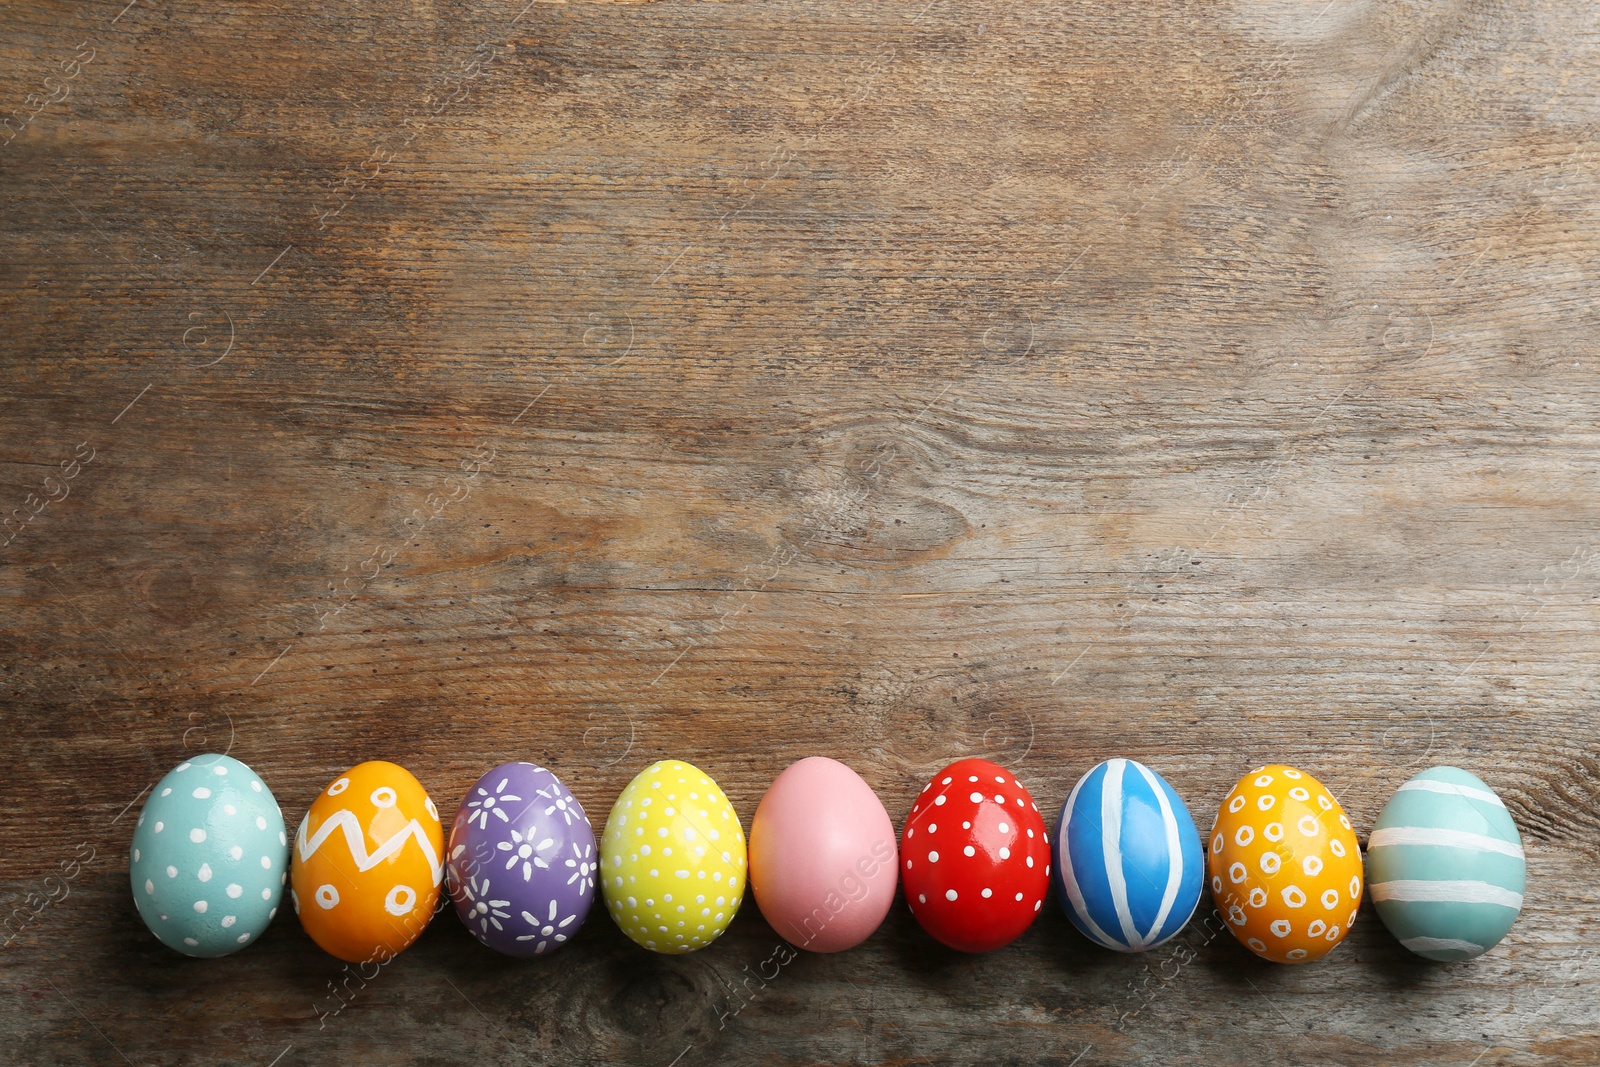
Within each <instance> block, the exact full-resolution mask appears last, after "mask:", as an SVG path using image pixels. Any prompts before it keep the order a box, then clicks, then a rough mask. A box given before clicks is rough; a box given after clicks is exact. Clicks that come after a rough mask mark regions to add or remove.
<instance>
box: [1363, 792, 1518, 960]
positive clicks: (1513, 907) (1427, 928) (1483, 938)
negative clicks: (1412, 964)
mask: <svg viewBox="0 0 1600 1067" xmlns="http://www.w3.org/2000/svg"><path fill="white" fill-rule="evenodd" d="M1527 879H1528V861H1527V859H1526V857H1525V856H1524V855H1523V852H1522V835H1521V834H1519V833H1518V832H1517V824H1516V821H1515V820H1514V819H1512V818H1511V813H1510V812H1509V811H1507V810H1506V806H1505V803H1504V802H1503V801H1501V799H1500V798H1499V797H1498V796H1497V795H1495V791H1494V790H1493V789H1490V788H1489V787H1488V786H1487V785H1485V784H1484V783H1483V781H1482V779H1480V778H1478V777H1477V776H1476V775H1474V774H1470V773H1468V772H1467V771H1464V770H1462V769H1461V768H1459V767H1430V768H1428V769H1427V770H1425V771H1423V772H1422V773H1421V774H1419V775H1417V776H1416V777H1415V778H1412V779H1411V780H1410V781H1408V782H1406V783H1405V784H1404V785H1402V786H1401V787H1400V788H1399V790H1398V791H1397V792H1396V793H1395V795H1394V796H1393V797H1392V798H1390V800H1389V803H1387V804H1385V805H1384V807H1383V812H1382V813H1381V814H1380V815H1379V816H1378V821H1377V823H1376V824H1374V826H1373V828H1372V836H1371V837H1370V838H1368V839H1367V894H1368V897H1369V898H1370V899H1371V900H1372V905H1373V907H1374V908H1376V909H1377V912H1378V918H1380V919H1382V920H1383V925H1385V926H1387V927H1388V928H1389V932H1390V933H1392V934H1394V936H1395V937H1396V938H1397V939H1398V940H1399V941H1400V943H1401V944H1402V945H1404V946H1405V947H1406V948H1408V949H1410V950H1411V951H1412V952H1415V953H1416V954H1417V955H1419V956H1424V957H1426V958H1427V959H1430V960H1440V961H1443V962H1456V961H1460V960H1470V959H1473V958H1474V957H1477V956H1481V955H1483V954H1484V953H1485V952H1487V951H1489V950H1490V949H1491V948H1493V947H1494V946H1495V945H1497V944H1499V943H1500V941H1501V939H1502V938H1504V937H1505V936H1506V934H1508V933H1510V932H1511V924H1512V923H1514V922H1516V921H1517V916H1518V915H1519V914H1521V912H1522V893H1523V890H1524V889H1525V888H1526V885H1527Z"/></svg>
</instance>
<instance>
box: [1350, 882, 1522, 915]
mask: <svg viewBox="0 0 1600 1067" xmlns="http://www.w3.org/2000/svg"><path fill="white" fill-rule="evenodd" d="M1367 888H1368V890H1369V891H1370V896H1371V897H1372V900H1373V902H1374V903H1376V902H1378V901H1381V900H1426V901H1439V902H1441V903H1445V904H1499V905H1501V906H1502V907H1507V908H1515V909H1517V910H1518V911H1521V910H1522V894H1521V893H1513V892H1512V891H1511V890H1509V889H1501V888H1500V887H1499V886H1497V885H1490V884H1489V883H1488V882H1466V881H1462V882H1424V881H1420V880H1415V879H1406V878H1400V879H1396V880H1395V881H1392V882H1374V883H1373V884H1372V885H1370V886H1368V887H1367Z"/></svg>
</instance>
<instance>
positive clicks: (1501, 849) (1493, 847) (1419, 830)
mask: <svg viewBox="0 0 1600 1067" xmlns="http://www.w3.org/2000/svg"><path fill="white" fill-rule="evenodd" d="M1384 845H1443V846H1445V847H1446V848H1471V849H1476V850H1478V851H1479V852H1498V853H1500V854H1501V855H1502V856H1515V857H1516V858H1517V859H1519V860H1520V859H1522V858H1524V857H1523V855H1522V846H1521V845H1519V844H1517V843H1516V842H1515V841H1502V840H1500V839H1499V838H1498V837H1490V836H1489V835H1488V834H1475V833H1471V832H1470V831H1467V830H1445V829H1440V828H1437V827H1432V826H1389V827H1385V828H1384V829H1382V830H1374V831H1372V836H1371V837H1370V838H1369V839H1368V840H1367V850H1368V851H1369V852H1370V851H1371V850H1372V849H1375V848H1382V847H1383V846H1384Z"/></svg>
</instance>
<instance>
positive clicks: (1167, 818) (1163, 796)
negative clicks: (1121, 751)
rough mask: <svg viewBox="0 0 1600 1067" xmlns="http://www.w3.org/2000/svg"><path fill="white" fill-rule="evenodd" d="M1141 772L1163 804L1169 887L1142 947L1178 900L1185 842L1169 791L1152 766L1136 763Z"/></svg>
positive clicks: (1141, 945)
mask: <svg viewBox="0 0 1600 1067" xmlns="http://www.w3.org/2000/svg"><path fill="white" fill-rule="evenodd" d="M1134 766H1135V767H1137V768H1139V773H1140V774H1142V775H1143V776H1144V780H1145V782H1146V783H1148V784H1149V786H1150V789H1151V791H1152V792H1154V793H1155V795H1156V803H1158V804H1160V805H1161V825H1162V826H1163V827H1165V828H1166V831H1167V888H1166V890H1165V891H1164V892H1163V893H1162V894H1161V910H1160V911H1158V912H1156V918H1155V921H1154V922H1153V923H1151V924H1150V929H1149V931H1148V932H1147V933H1146V934H1145V935H1144V937H1143V938H1142V939H1141V940H1140V941H1139V947H1140V948H1147V947H1149V945H1150V944H1151V943H1152V942H1154V941H1155V939H1156V935H1157V934H1159V933H1160V932H1161V924H1162V923H1164V922H1166V921H1167V916H1168V915H1169V914H1170V913H1171V911H1172V905H1173V904H1174V903H1176V902H1177V900H1178V887H1179V886H1180V885H1181V884H1182V882H1183V844H1182V842H1181V841H1180V840H1179V838H1178V817H1177V816H1176V815H1174V814H1173V813H1172V805H1171V804H1170V803H1169V802H1168V801H1167V792H1166V790H1164V789H1162V788H1161V783H1160V782H1159V781H1157V779H1156V776H1155V775H1154V774H1153V773H1151V771H1150V768H1149V767H1146V766H1145V765H1144V764H1142V763H1135V764H1134Z"/></svg>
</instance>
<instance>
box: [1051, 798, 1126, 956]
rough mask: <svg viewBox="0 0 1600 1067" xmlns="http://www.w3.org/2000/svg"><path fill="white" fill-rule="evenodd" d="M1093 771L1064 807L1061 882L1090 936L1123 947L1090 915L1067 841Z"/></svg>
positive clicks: (1059, 836)
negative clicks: (1073, 867) (1074, 815)
mask: <svg viewBox="0 0 1600 1067" xmlns="http://www.w3.org/2000/svg"><path fill="white" fill-rule="evenodd" d="M1093 773H1094V772H1093V771H1090V772H1089V774H1086V775H1084V776H1083V777H1082V778H1079V779H1078V784H1077V785H1075V786H1073V787H1072V792H1071V793H1069V794H1068V795H1067V806H1066V807H1065V808H1064V809H1062V812H1061V825H1060V826H1059V827H1058V828H1057V830H1056V845H1055V847H1056V848H1057V850H1058V852H1057V854H1056V862H1058V863H1060V864H1061V884H1062V885H1064V886H1066V889H1067V899H1068V900H1069V901H1071V902H1072V910H1073V913H1074V914H1076V915H1077V916H1078V919H1079V921H1081V922H1082V923H1083V926H1084V927H1085V928H1087V930H1088V932H1089V937H1090V938H1091V939H1093V940H1095V941H1098V942H1099V943H1100V944H1101V945H1104V946H1105V947H1106V948H1115V949H1122V948H1124V947H1125V946H1123V945H1119V944H1117V943H1116V942H1115V941H1113V940H1112V939H1111V937H1110V936H1109V935H1108V934H1107V933H1106V932H1105V931H1104V930H1102V929H1100V926H1099V924H1098V923H1096V922H1095V921H1094V919H1092V918H1091V917H1090V916H1089V906H1088V905H1087V904H1085V903H1084V900H1083V889H1082V887H1080V886H1079V885H1078V875H1077V872H1076V871H1074V870H1073V869H1072V849H1071V848H1069V847H1068V845H1067V842H1068V841H1069V840H1070V839H1071V835H1070V834H1069V833H1068V830H1069V828H1070V827H1071V825H1072V813H1073V812H1074V811H1075V810H1077V806H1078V794H1079V792H1081V791H1082V790H1083V783H1084V782H1087V781H1088V780H1089V775H1091V774H1093Z"/></svg>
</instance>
